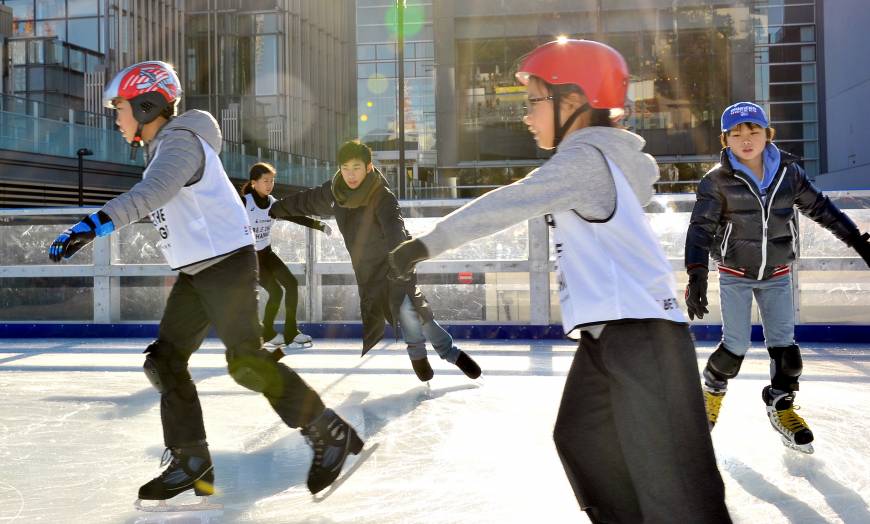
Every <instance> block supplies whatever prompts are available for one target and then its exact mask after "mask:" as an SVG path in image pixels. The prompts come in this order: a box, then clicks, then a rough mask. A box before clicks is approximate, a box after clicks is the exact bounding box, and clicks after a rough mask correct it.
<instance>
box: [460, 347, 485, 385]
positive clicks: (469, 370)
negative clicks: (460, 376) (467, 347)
mask: <svg viewBox="0 0 870 524" xmlns="http://www.w3.org/2000/svg"><path fill="white" fill-rule="evenodd" d="M456 367H458V368H459V369H461V370H462V372H463V373H465V376H466V377H468V378H471V379H476V378H478V377H480V373H481V371H480V366H478V365H477V362H475V361H474V359H473V358H471V357H470V356H469V355H468V353H466V352H465V351H460V352H459V357H457V359H456Z"/></svg>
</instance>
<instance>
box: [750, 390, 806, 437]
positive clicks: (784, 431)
mask: <svg viewBox="0 0 870 524" xmlns="http://www.w3.org/2000/svg"><path fill="white" fill-rule="evenodd" d="M761 398H762V399H763V400H764V403H765V404H766V405H767V418H769V419H770V425H771V426H773V429H775V430H776V431H777V433H779V434H780V436H781V438H782V443H783V444H785V446H786V447H789V448H792V449H794V450H797V451H800V452H803V453H812V452H813V445H812V441H813V432H812V431H810V428H809V426H807V423H806V422H805V421H804V419H802V418H801V417H800V415H798V414H797V413H795V410H797V409H800V408H799V407H798V406H795V405H794V392H791V391H781V390H778V389H774V388H773V387H772V386H765V387H764V389H763V390H762V391H761Z"/></svg>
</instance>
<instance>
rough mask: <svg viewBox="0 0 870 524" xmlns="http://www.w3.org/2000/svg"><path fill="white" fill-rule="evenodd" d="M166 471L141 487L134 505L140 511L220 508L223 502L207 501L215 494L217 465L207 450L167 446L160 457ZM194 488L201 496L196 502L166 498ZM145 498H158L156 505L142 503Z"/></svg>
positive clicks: (203, 448) (161, 464)
mask: <svg viewBox="0 0 870 524" xmlns="http://www.w3.org/2000/svg"><path fill="white" fill-rule="evenodd" d="M167 464H168V465H169V467H167V468H166V470H164V471H163V473H161V474H160V476H159V477H156V478H154V479H152V480H150V481H149V482H147V483H146V484H144V485H143V486H142V487H141V488H139V498H138V499H137V500H136V502H135V503H134V504H133V505H134V506H135V507H136V509H138V510H141V511H203V510H214V509H221V508H223V506H222V505H221V504H212V503H210V502H208V497H209V496H210V495H213V494H214V468H213V466H212V463H211V458H210V457H209V454H208V449H207V448H205V447H197V448H187V449H180V448H166V451H164V452H163V457H162V458H161V459H160V466H161V467H163V466H166V465H167ZM190 489H192V490H193V491H194V493H195V494H196V495H197V496H199V497H201V498H200V500H199V502H197V503H195V504H168V503H167V502H166V501H167V500H169V499H171V498H173V497H175V496H177V495H179V494H181V493H184V492H185V491H188V490H190ZM145 500H155V501H158V503H157V504H149V505H146V504H143V501H145Z"/></svg>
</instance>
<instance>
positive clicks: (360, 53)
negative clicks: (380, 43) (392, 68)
mask: <svg viewBox="0 0 870 524" xmlns="http://www.w3.org/2000/svg"><path fill="white" fill-rule="evenodd" d="M356 59H357V60H374V59H375V46H373V45H358V46H356Z"/></svg>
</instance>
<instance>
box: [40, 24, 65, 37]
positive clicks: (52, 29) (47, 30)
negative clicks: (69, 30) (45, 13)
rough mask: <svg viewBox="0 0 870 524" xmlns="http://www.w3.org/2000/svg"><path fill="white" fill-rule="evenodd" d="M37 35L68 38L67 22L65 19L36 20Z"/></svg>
mask: <svg viewBox="0 0 870 524" xmlns="http://www.w3.org/2000/svg"><path fill="white" fill-rule="evenodd" d="M36 36H56V37H58V38H60V39H61V40H66V22H65V21H64V20H46V21H44V22H36Z"/></svg>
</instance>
